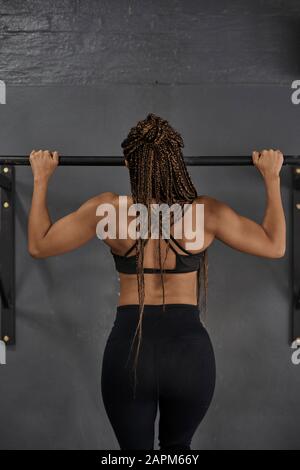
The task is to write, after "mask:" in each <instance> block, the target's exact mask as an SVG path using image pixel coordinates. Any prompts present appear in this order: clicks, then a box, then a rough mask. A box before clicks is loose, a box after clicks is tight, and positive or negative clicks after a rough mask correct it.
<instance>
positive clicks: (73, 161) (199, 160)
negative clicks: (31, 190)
mask: <svg viewBox="0 0 300 470" xmlns="http://www.w3.org/2000/svg"><path fill="white" fill-rule="evenodd" d="M184 160H185V162H186V164H187V165H189V166H247V165H252V164H253V163H252V157H251V156H232V157H229V156H225V155H224V156H221V155H219V156H211V157H208V156H206V157H184ZM59 164H60V165H64V166H68V165H70V166H123V165H124V157H107V156H98V157H97V156H95V157H88V156H87V157H82V156H71V157H67V156H63V155H62V156H60V157H59ZM0 165H29V157H28V156H7V157H6V156H0ZM284 165H300V155H286V156H285V157H284Z"/></svg>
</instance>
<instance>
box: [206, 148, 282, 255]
mask: <svg viewBox="0 0 300 470" xmlns="http://www.w3.org/2000/svg"><path fill="white" fill-rule="evenodd" d="M252 159H253V163H254V165H255V166H256V168H257V169H258V170H259V171H260V173H261V174H262V177H263V179H264V184H265V190H266V209H265V214H264V218H263V222H262V223H261V224H258V223H256V222H254V221H253V220H251V219H249V218H247V217H244V216H242V215H239V214H238V213H236V212H235V211H234V210H233V209H232V208H231V207H229V206H228V205H227V204H224V203H222V202H220V201H218V200H216V199H214V198H210V197H205V198H204V199H205V200H204V204H205V213H206V214H207V219H206V220H207V230H208V232H210V234H211V235H212V236H213V237H215V238H217V239H218V240H220V241H222V242H224V243H225V244H227V245H228V246H230V247H231V248H234V249H236V250H239V251H242V252H245V253H249V254H251V255H256V256H263V257H266V258H281V257H283V256H284V254H285V248H286V222H285V215H284V211H283V207H282V200H281V193H280V170H281V167H282V163H283V155H282V153H281V152H280V151H279V150H276V151H274V150H264V151H263V152H261V154H259V153H258V152H253V154H252ZM205 213H204V214H205Z"/></svg>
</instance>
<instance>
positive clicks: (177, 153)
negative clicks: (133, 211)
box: [121, 113, 208, 383]
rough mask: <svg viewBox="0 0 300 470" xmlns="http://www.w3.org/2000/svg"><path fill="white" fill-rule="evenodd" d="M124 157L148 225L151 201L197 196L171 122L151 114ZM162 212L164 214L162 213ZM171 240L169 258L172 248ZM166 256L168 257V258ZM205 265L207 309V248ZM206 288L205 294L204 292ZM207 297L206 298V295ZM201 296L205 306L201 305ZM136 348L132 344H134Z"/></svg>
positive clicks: (201, 273)
mask: <svg viewBox="0 0 300 470" xmlns="http://www.w3.org/2000/svg"><path fill="white" fill-rule="evenodd" d="M121 146H122V148H123V153H124V157H125V158H126V160H127V162H128V169H129V176H130V184H131V193H132V199H133V202H134V203H135V204H136V203H140V204H144V205H145V206H146V207H147V213H148V227H149V226H150V213H151V210H150V204H151V200H152V199H155V201H156V203H157V204H160V203H166V204H168V206H171V205H172V204H175V203H177V204H180V205H181V207H182V208H183V205H184V204H185V203H191V202H193V201H194V199H195V198H196V197H197V191H196V188H195V186H194V185H193V183H192V181H191V178H190V175H189V173H188V170H187V167H186V165H185V162H184V159H183V155H182V151H181V148H182V147H184V143H183V139H182V137H181V135H180V134H179V133H178V132H177V131H176V130H174V129H173V128H172V127H171V126H170V124H169V123H168V121H166V120H164V119H162V118H160V117H159V116H157V115H155V114H153V113H150V114H148V116H147V118H146V119H145V120H142V121H139V122H138V123H137V125H136V126H135V127H132V128H131V130H130V132H129V134H128V136H127V138H126V139H125V140H124V141H123V142H122V144H121ZM160 215H161V214H160ZM161 227H162V221H161V218H160V220H159V238H161V232H162V228H161ZM166 242H167V250H166V257H167V254H168V250H169V240H166ZM144 244H145V240H144V239H143V238H142V237H139V238H138V239H137V247H136V266H137V284H138V296H139V314H140V315H139V321H138V325H137V328H136V331H135V335H134V338H133V342H132V346H133V344H134V342H135V340H136V337H137V335H138V345H137V349H136V355H135V361H134V370H135V383H136V368H137V361H138V354H139V350H140V345H141V339H142V320H143V312H144V298H145V282H144V273H143V266H144ZM160 245H161V244H160V243H159V244H158V246H159V247H158V257H159V264H160V273H161V274H160V275H161V281H162V292H163V308H164V307H165V289H164V280H163V275H164V268H163V265H164V262H165V260H164V262H163V265H162V261H161V246H160ZM166 257H165V259H166ZM203 258H204V259H203V262H202V263H201V268H200V269H199V270H198V277H197V287H198V290H197V297H198V299H197V302H198V306H199V307H200V309H201V311H202V310H203V309H204V311H206V304H207V271H208V262H207V252H206V250H205V252H204V257H203ZM202 290H203V294H204V295H203V296H202V295H201V296H200V291H201V292H202ZM202 297H203V298H202ZM200 298H201V303H202V305H201V306H200ZM131 350H132V347H131Z"/></svg>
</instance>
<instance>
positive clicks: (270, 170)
mask: <svg viewBox="0 0 300 470" xmlns="http://www.w3.org/2000/svg"><path fill="white" fill-rule="evenodd" d="M252 161H253V164H254V165H255V166H256V168H257V169H258V170H259V172H260V173H261V174H262V176H263V178H265V179H270V178H271V179H272V178H278V176H279V173H280V170H281V167H282V164H283V154H282V152H281V151H280V150H273V149H270V150H262V151H261V152H257V151H256V150H255V151H253V152H252Z"/></svg>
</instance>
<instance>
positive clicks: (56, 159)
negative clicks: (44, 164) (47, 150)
mask: <svg viewBox="0 0 300 470" xmlns="http://www.w3.org/2000/svg"><path fill="white" fill-rule="evenodd" d="M52 158H53V160H54V161H55V162H56V163H58V160H59V157H58V152H57V151H56V150H55V152H53V156H52Z"/></svg>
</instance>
